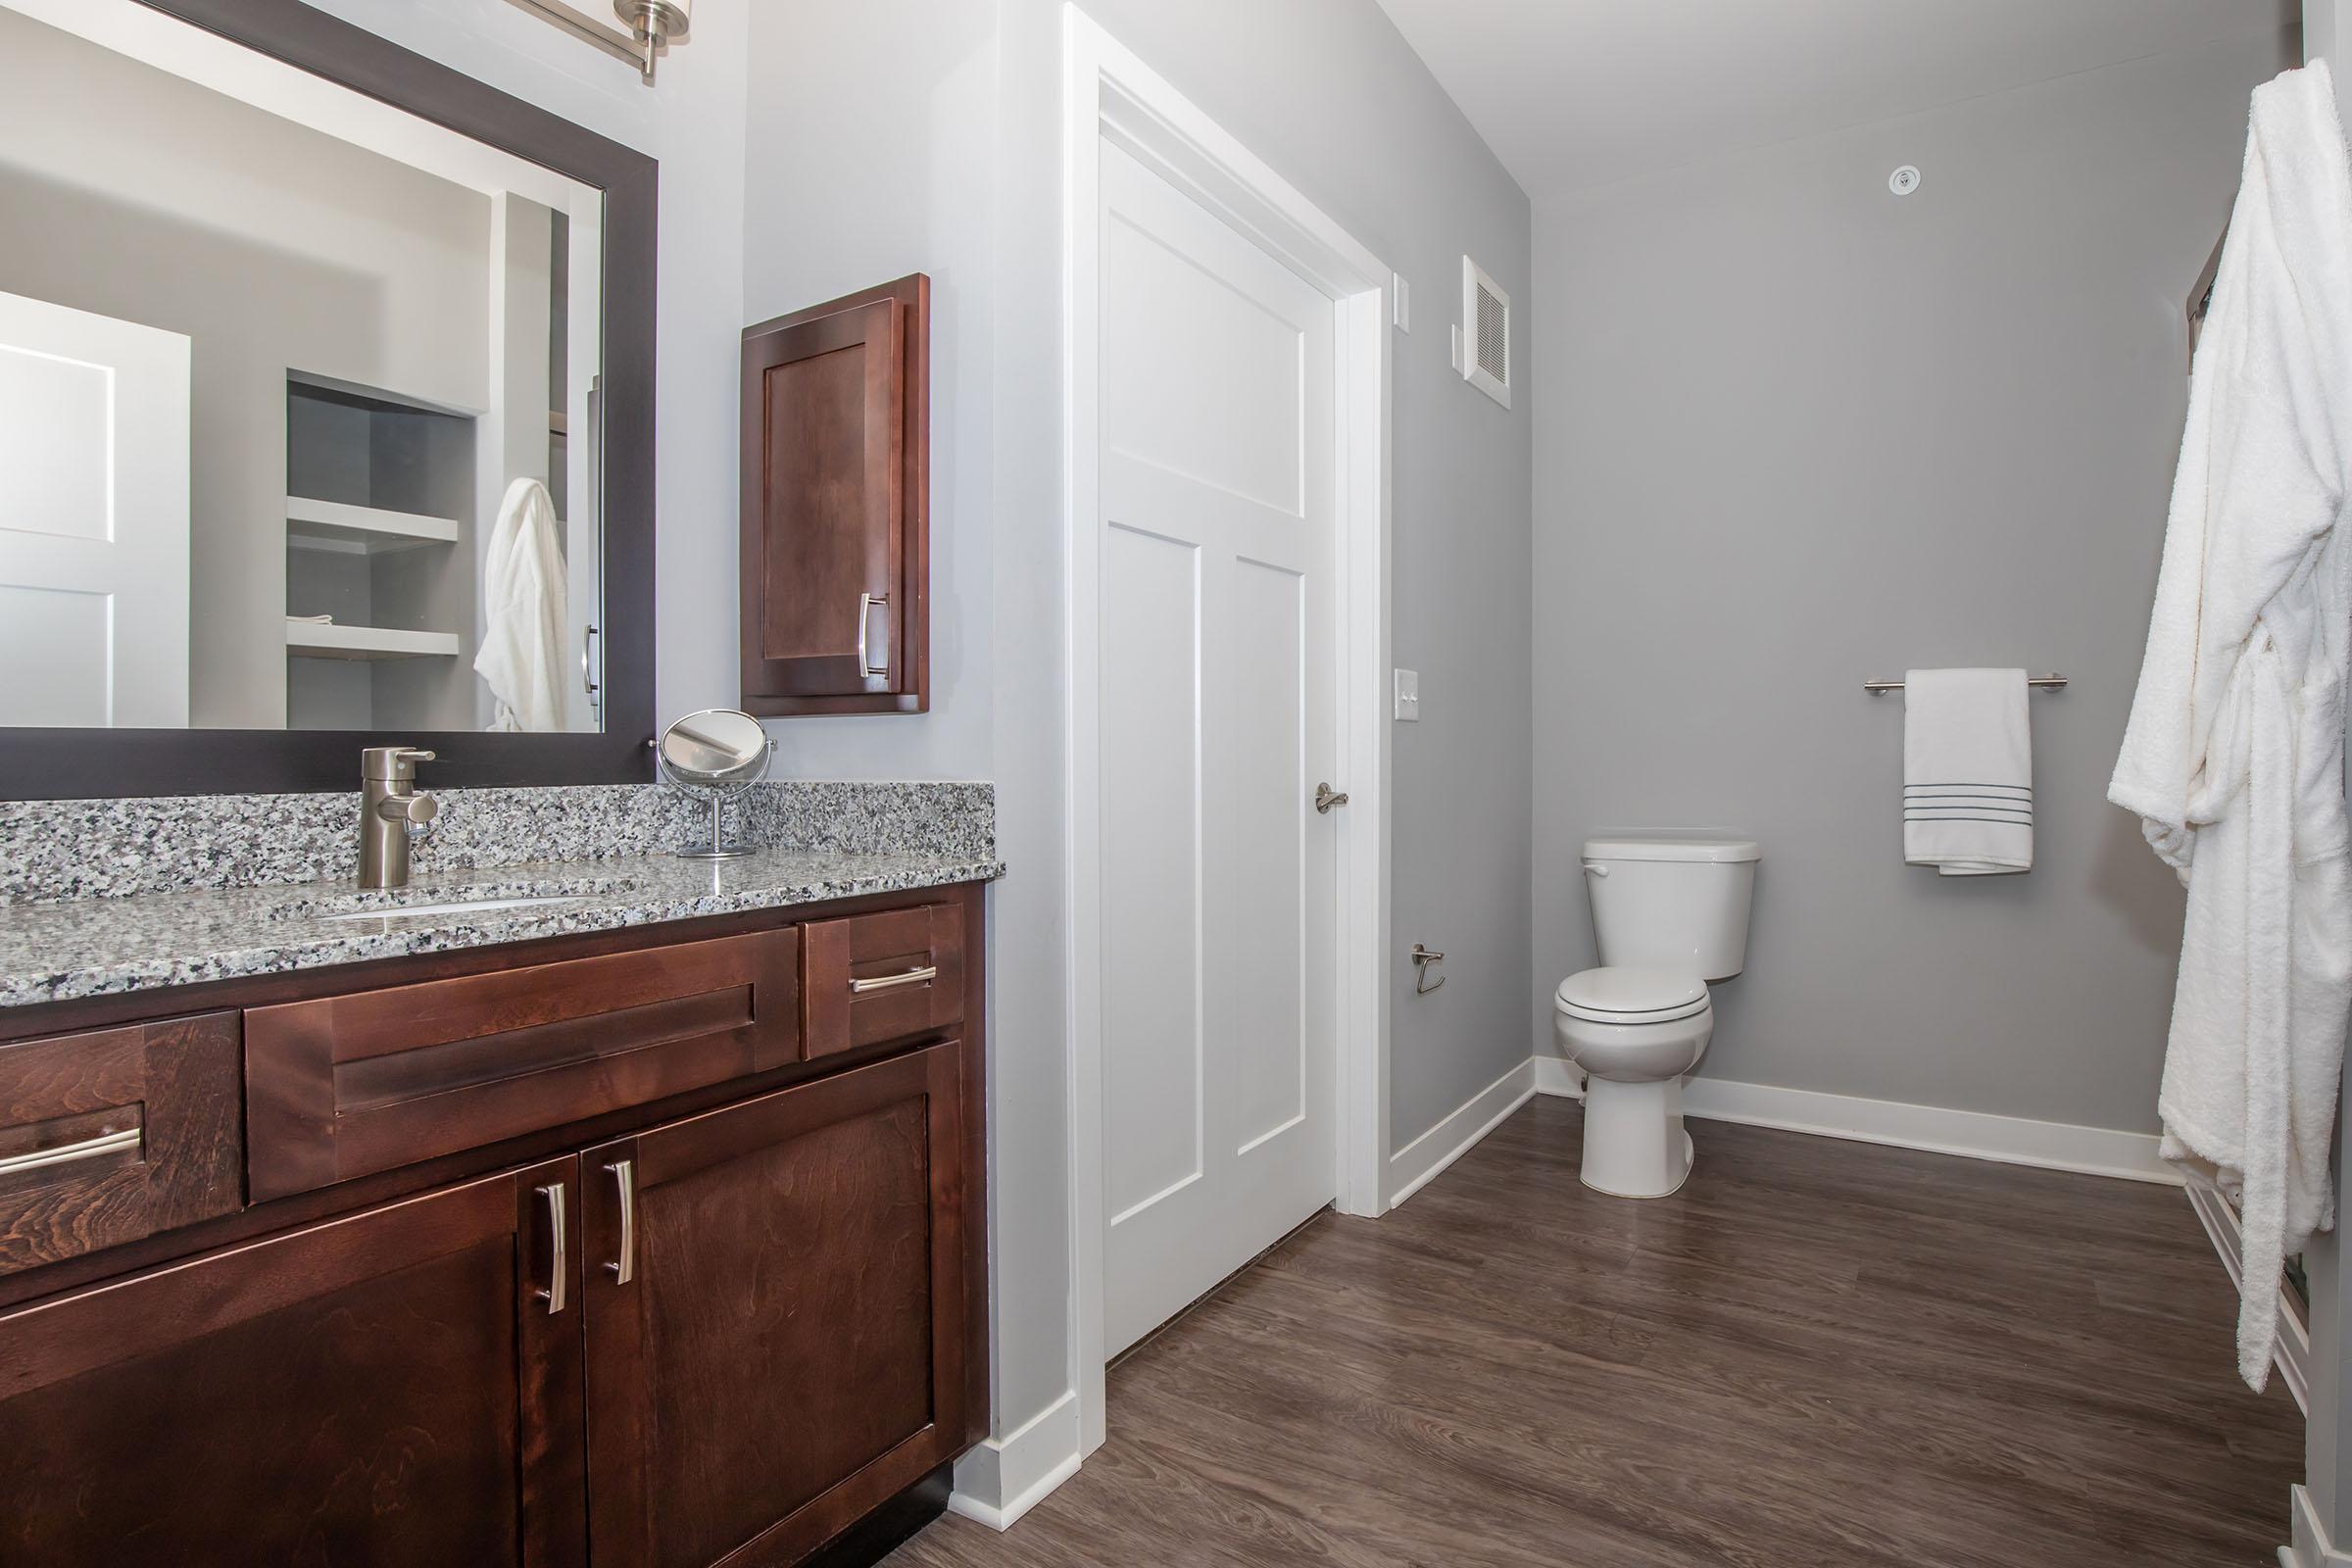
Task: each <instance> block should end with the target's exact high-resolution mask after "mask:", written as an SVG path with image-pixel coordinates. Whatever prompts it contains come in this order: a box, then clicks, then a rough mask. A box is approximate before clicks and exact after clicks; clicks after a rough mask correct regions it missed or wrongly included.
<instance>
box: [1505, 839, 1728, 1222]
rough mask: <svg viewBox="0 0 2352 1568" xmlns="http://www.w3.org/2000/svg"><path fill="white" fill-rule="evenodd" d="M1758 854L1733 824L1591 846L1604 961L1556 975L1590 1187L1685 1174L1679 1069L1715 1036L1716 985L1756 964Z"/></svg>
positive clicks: (1649, 1191) (1590, 883) (1615, 1187)
mask: <svg viewBox="0 0 2352 1568" xmlns="http://www.w3.org/2000/svg"><path fill="white" fill-rule="evenodd" d="M1762 855H1763V852H1762V851H1761V850H1759V849H1758V848H1757V847H1756V844H1755V841H1753V840H1752V839H1743V838H1740V837H1738V836H1736V835H1733V834H1728V833H1706V832H1697V833H1694V832H1685V831H1681V830H1677V829H1659V830H1654V831H1640V832H1627V833H1612V834H1609V835H1608V836H1606V837H1603V838H1595V839H1589V840H1587V841H1586V843H1585V887H1586V890H1587V891H1588V893H1589V894H1590V895H1591V897H1592V900H1593V932H1594V934H1595V935H1596V936H1597V937H1598V938H1599V945H1600V963H1601V966H1600V967H1599V968H1597V969H1587V970H1585V971H1583V972H1582V973H1581V974H1572V975H1570V976H1569V977H1568V978H1567V979H1565V980H1563V981H1561V982H1560V989H1559V993H1558V995H1557V996H1556V997H1555V998H1554V999H1553V1005H1552V1028H1553V1032H1554V1033H1555V1034H1556V1035H1557V1036H1558V1038H1559V1042H1560V1051H1561V1053H1562V1054H1564V1055H1566V1056H1567V1058H1568V1059H1569V1060H1570V1061H1573V1062H1575V1063H1576V1064H1577V1065H1578V1066H1579V1067H1582V1068H1583V1069H1584V1070H1585V1073H1586V1084H1585V1163H1584V1171H1583V1177H1584V1183H1585V1185H1586V1186H1587V1187H1590V1188H1593V1190H1594V1191H1596V1192H1603V1193H1609V1194H1612V1195H1614V1196H1616V1197H1619V1198H1664V1197H1665V1196H1666V1195H1667V1194H1668V1193H1671V1192H1673V1191H1675V1190H1676V1189H1677V1188H1679V1187H1681V1186H1682V1185H1683V1180H1684V1178H1685V1177H1687V1176H1689V1175H1690V1174H1691V1138H1690V1135H1689V1134H1688V1133H1686V1132H1684V1131H1683V1107H1682V1091H1683V1086H1682V1078H1683V1075H1684V1074H1685V1073H1687V1072H1689V1071H1690V1070H1691V1068H1693V1067H1695V1066H1697V1065H1698V1058H1699V1057H1700V1056H1702V1055H1704V1054H1706V1049H1707V1041H1708V1039H1709V1038H1710V1037H1711V1036H1712V1035H1713V1034H1714V1032H1715V1010H1714V1008H1713V1006H1712V1005H1709V1003H1708V1000H1707V982H1708V981H1710V980H1728V979H1730V978H1731V977H1732V976H1733V975H1736V974H1738V973H1739V972H1740V966H1741V965H1742V964H1744V963H1745V962H1746V961H1747V907H1748V901H1749V896H1750V895H1751V894H1752V893H1753V892H1754V889H1755V884H1756V861H1757V860H1758V859H1760V858H1762Z"/></svg>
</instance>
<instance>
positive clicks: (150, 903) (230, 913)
mask: <svg viewBox="0 0 2352 1568" xmlns="http://www.w3.org/2000/svg"><path fill="white" fill-rule="evenodd" d="M853 787H855V786H853ZM894 787H903V786H894ZM975 787H976V788H981V789H985V788H986V786H975ZM881 825H882V824H881V821H880V819H879V818H875V819H871V820H868V819H866V818H863V817H860V818H858V820H857V821H856V822H854V823H852V824H851V827H849V828H842V829H840V831H842V832H843V833H844V834H845V836H848V837H852V838H855V837H857V836H858V833H863V832H879V831H880V828H881ZM853 829H854V831H853ZM992 832H993V829H992ZM971 850H972V846H969V845H949V844H930V845H924V844H919V843H918V844H915V845H912V846H910V847H907V848H903V849H895V850H889V851H881V850H873V849H866V850H858V849H844V848H835V847H825V848H807V849H770V850H764V851H761V852H760V854H758V855H754V856H752V857H750V858H746V859H742V860H731V861H722V862H718V863H709V862H701V861H693V860H681V859H677V858H673V857H670V856H666V855H657V856H643V855H639V856H634V857H605V858H596V859H593V860H578V859H574V860H570V861H560V860H559V861H549V862H545V863H540V864H531V865H514V866H505V867H488V868H475V869H459V870H453V871H445V872H441V873H438V874H436V873H430V872H426V871H423V870H421V869H420V870H419V871H418V873H417V877H416V879H415V880H414V882H413V883H412V885H411V886H409V887H407V888H403V889H401V890H399V891H398V892H392V893H361V892H358V891H355V890H354V889H353V888H352V887H351V886H350V884H349V883H348V882H310V883H304V884H296V885H292V886H286V885H280V886H273V887H245V888H225V889H212V890H197V891H185V892H177V893H158V894H148V895H144V896H139V897H125V898H104V899H101V898H80V899H70V900H65V901H62V902H58V903H50V904H27V905H21V906H18V907H13V908H10V909H8V910H6V911H5V912H4V913H0V1006H26V1005H32V1004H36V1003H43V1002H63V1001H68V1000H71V999H73V998H76V997H97V996H111V995H116V994H119V993H122V992H127V991H144V990H149V989H152V988H156V987H162V986H181V985H195V984H198V983H201V982H204V981H208V980H229V979H236V978H239V977H241V976H246V975H260V974H282V973H285V972H287V971H289V970H296V969H313V968H319V967H323V966H325V965H328V964H336V963H356V962H359V961H361V960H363V959H368V958H389V957H397V956H401V955H404V954H411V953H440V952H446V951H449V950H451V949H458V948H478V947H486V946H489V945H491V944H494V943H500V942H520V941H526V940H530V939H533V938H538V937H551V936H559V935H562V934H564V933H565V932H571V931H606V930H612V929H613V928H616V927H620V926H634V925H650V924H653V923H655V922H657V921H662V920H683V919H688V918H691V917H693V916H697V915H708V914H733V913H737V912H740V911H743V910H747V909H774V908H784V907H790V906H792V905H796V904H813V903H817V902H819V901H821V900H825V899H842V898H852V897H856V896H858V895H861V894H869V893H899V892H906V891H908V890H911V889H917V888H928V887H944V886H947V885H949V884H951V883H956V882H974V881H984V880H988V879H990V878H993V877H995V876H997V875H999V874H1000V873H1001V872H1002V871H1003V869H1004V868H1003V867H1002V866H1001V865H999V864H998V863H997V861H996V859H995V858H994V856H995V851H994V848H993V845H992V846H987V847H984V848H983V849H982V851H981V853H971ZM515 898H537V899H555V900H561V902H551V903H541V904H532V905H527V906H523V907H515V908H506V909H460V910H452V911H447V912H443V913H439V914H409V915H403V914H402V913H400V912H399V911H400V909H401V908H402V907H415V906H417V905H428V904H435V903H452V902H459V901H483V900H494V899H515ZM375 911H381V912H375ZM352 912H356V913H357V914H358V917H357V918H352V919H336V918H333V916H335V915H338V914H344V913H352Z"/></svg>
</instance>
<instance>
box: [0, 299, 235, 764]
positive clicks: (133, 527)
mask: <svg viewBox="0 0 2352 1568" xmlns="http://www.w3.org/2000/svg"><path fill="white" fill-rule="evenodd" d="M188 350H189V344H188V339H187V338H186V337H184V336H183V335H181V334H180V333H177V332H165V331H161V330H159V329H157V328H155V327H151V326H141V325H139V324H138V323H137V322H135V321H119V320H116V319H114V318H112V317H107V316H96V315H93V314H91V313H90V312H88V311H75V310H69V309H67V308H66V307H64V306H62V305H51V304H49V303H48V302H46V301H44V300H34V299H25V298H24V297H22V296H20V295H15V294H0V724H6V725H19V724H34V725H106V724H113V725H125V726H135V727H142V728H179V727H184V726H185V725H186V724H187V722H188V364H189V355H188ZM251 521H252V523H253V525H254V526H256V527H261V526H266V525H270V524H271V523H272V522H273V519H271V518H268V517H256V518H253V519H251Z"/></svg>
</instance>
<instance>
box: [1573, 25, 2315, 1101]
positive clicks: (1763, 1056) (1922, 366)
mask: <svg viewBox="0 0 2352 1568" xmlns="http://www.w3.org/2000/svg"><path fill="white" fill-rule="evenodd" d="M2292 42H2293V40H2292V38H2291V36H2289V35H2287V34H2280V35H2278V36H2277V37H2274V38H2267V39H2266V38H2260V37H2257V38H2255V39H2252V40H2240V41H2236V42H2231V43H2226V44H2220V45H2215V46H2213V47H2210V48H2203V49H2198V50H2193V51H2186V52H2180V53H2175V54H2171V55H2165V56H2159V57H2155V58H2151V59H2147V60H2142V61H2137V62H2133V63H2131V64H2129V65H2124V66H2118V67H2115V68H2112V69H2109V70H2105V71H2099V72H2093V73H2086V74H2082V75H2077V76H2072V77H2068V78H2064V79H2061V80H2058V81H2054V82H2050V83H2046V84H2043V85H2039V86H2035V87H2032V88H2028V89H2024V90H2020V91H2016V92H2011V93H2005V94H2001V95H1999V96H1996V97H1992V98H1987V99H1982V100H1977V101H1973V102H1969V103H1963V104H1959V105H1956V106H1953V107H1950V108H1947V109H1941V110H1937V111H1935V112H1933V113H1928V114H1923V115H1918V116H1914V117H1909V118H1905V119H1901V120H1895V121H1888V122H1886V123H1878V124H1871V125H1865V126H1861V127H1857V128H1855V129H1852V130H1847V131H1843V132H1839V133H1838V134H1836V135H1832V136H1826V137H1821V138H1817V139H1812V140H1807V141H1802V142H1798V143H1793V144H1789V145H1786V146H1782V147H1776V148H1770V149H1765V150H1762V151H1758V152H1755V153H1752V154H1749V155H1745V156H1739V157H1734V158H1728V159H1726V160H1724V161H1722V162H1719V163H1716V164H1712V165H1709V166H1707V167H1705V168H1700V169H1692V170H1685V171H1682V172H1678V173H1675V174H1673V175H1671V176H1669V177H1664V178H1659V179H1654V180H1648V181H1643V182H1641V183H1637V184H1630V185H1624V186H1618V187H1614V188H1610V189H1607V190H1604V191H1601V192H1599V193H1597V194H1595V195H1593V196H1592V197H1590V198H1587V199H1584V200H1581V201H1578V202H1576V203H1573V204H1569V205H1565V206H1562V207H1558V208H1547V209H1546V210H1545V211H1544V213H1543V214H1541V215H1540V218H1539V222H1538V233H1537V246H1536V249H1537V256H1538V259H1539V270H1538V291H1539V293H1540V295H1541V297H1542V299H1543V300H1544V302H1545V309H1544V313H1543V314H1542V316H1541V318H1540V319H1539V324H1538V330H1537V335H1536V348H1535V368H1536V386H1537V396H1538V409H1539V417H1540V418H1541V420H1542V427H1543V439H1542V440H1541V441H1540V442H1539V445H1538V449H1537V458H1536V509H1537V510H1536V541H1535V600H1536V605H1537V616H1536V691H1535V709H1534V711H1535V768H1536V799H1537V801H1538V802H1539V803H1540V805H1539V809H1538V810H1537V812H1536V815H1535V895H1534V909H1535V919H1534V941H1535V955H1534V957H1535V979H1536V982H1537V983H1536V985H1535V987H1534V988H1533V995H1532V996H1531V997H1530V1002H1531V1013H1532V1017H1531V1019H1530V1023H1529V1026H1530V1027H1531V1028H1532V1030H1533V1032H1534V1033H1535V1035H1536V1038H1537V1039H1538V1041H1539V1042H1540V1043H1541V1049H1545V1050H1548V1049H1550V1048H1549V1046H1548V1039H1549V1032H1550V1016H1549V998H1550V990H1551V987H1552V986H1553V985H1554V984H1556V983H1557V981H1558V979H1559V978H1560V977H1561V976H1562V975H1564V974H1566V973H1568V972H1569V971H1571V970H1573V969H1576V968H1579V967H1582V966H1584V965H1586V964H1589V963H1591V962H1593V961H1594V959H1593V940H1592V933H1591V924H1590V918H1589V914H1588V910H1587V907H1586V903H1585V893H1584V889H1583V886H1582V884H1581V878H1580V874H1579V870H1578V858H1577V857H1578V847H1579V844H1580V841H1581V840H1582V839H1583V838H1584V837H1585V836H1586V835H1587V834H1589V833H1590V832H1592V831H1593V829H1595V828H1599V827H1603V826H1612V825H1626V824H1630V823H1642V822H1662V823H1680V824H1691V825H1698V824H1729V825H1732V826H1736V827H1739V828H1741V829H1744V830H1746V831H1748V832H1750V833H1752V834H1754V835H1755V836H1756V837H1757V838H1759V839H1760V840H1762V842H1763V845H1764V863H1763V866H1762V868H1761V872H1760V875H1759V877H1758V882H1757V891H1756V905H1755V914H1754V925H1753V936H1752V941H1751V944H1750V948H1749V955H1748V967H1747V972H1746V973H1745V974H1744V975H1742V976H1741V977H1740V978H1739V979H1737V980H1733V981H1730V982H1727V983H1725V984H1723V985H1721V986H1719V987H1718V988H1717V1006H1718V1011H1719V1021H1718V1023H1717V1027H1716V1031H1715V1042H1714V1045H1713V1047H1712V1049H1711V1050H1710V1052H1709V1054H1708V1056H1707V1059H1706V1061H1705V1062H1704V1064H1703V1065H1702V1067H1701V1069H1700V1070H1701V1071H1702V1073H1704V1074H1706V1075H1709V1076H1714V1077H1720V1078H1726V1079H1732V1080H1740V1081H1746V1082H1753V1083H1762V1084H1771V1085H1778V1086H1786V1087H1791V1088H1798V1089H1806V1090H1816V1091H1825V1092H1830V1093H1836V1094H1844V1095H1856V1096H1863V1097H1867V1098H1872V1099H1882V1100H1892V1101H1904V1102H1911V1103H1924V1104H1930V1105H1938V1106H1948V1107H1955V1108H1961V1109H1967V1110H1976V1111H1989V1112H1997V1113H2002V1114H2009V1115H2018V1116H2031V1117H2037V1118H2042V1119H2047V1120H2054V1121H2065V1122H2076V1123H2082V1124H2087V1125H2092V1126H2100V1127H2115V1128H2125V1129H2134V1130H2147V1131H2152V1130H2153V1129H2154V1127H2155V1097H2156V1083H2157V1077H2158V1074H2159V1071H2160V1068H2161V1062H2162V1056H2163V1049H2164V1038H2165V1030H2166V1023H2167V1020H2168V1018H2169V1016H2170V1009H2171V1001H2172V984H2173V969H2174V961H2175V958H2176V956H2177V955H2178V950H2179V941H2180V908H2181V894H2180V889H2179V887H2178V885H2177V884H2176V883H2175V881H2174V879H2173V877H2172V875H2171V873H2170V872H2168V871H2166V870H2165V869H2164V868H2163V867H2162V866H2160V865H2159V864H2158V863H2157V861H2156V859H2155V858H2154V857H2153V856H2151V855H2150V854H2149V853H2148V852H2147V850H2146V849H2145V848H2144V847H2143V846H2142V844H2141V843H2140V840H2139V835H2138V832H2137V829H2136V826H2135V824H2134V823H2133V821H2132V819H2131V818H2130V817H2129V816H2127V815H2125V814H2124V813H2123V812H2122V811H2120V810H2117V809H2114V808H2112V807H2110V806H2108V805H2107V804H2106V803H2105V801H2104V794H2105V789H2106V782H2107V777H2108V773H2109V771H2110V769H2111V768H2112V766H2113V763H2114V759H2115V754H2116V748H2117V746H2118V745H2119V743H2120V741H2121V739H2122V735H2123V726H2124V718H2125V715H2126V712H2127V711H2128V708H2129V705H2130V701H2131V688H2132V684H2133V681H2134V679H2135V678H2136V675H2137V671H2138V665H2139V657H2140V652H2141V648H2142V644H2143V642H2144V640H2145V636H2146V628H2147V615H2148V606H2149V601H2150V598H2151V595H2152V593H2153V590H2154V584H2155V578H2156V564H2157V554H2158V550H2159V546H2160V543H2161V539H2162V533H2163V526H2164V517H2165V510H2166V502H2167V498H2168V496H2169V493H2170V489H2171V480H2172V472H2173V465H2174V458H2175V456H2176V449H2177V447H2178V444H2179V441H2180V426H2181V419H2182V416H2183V411H2184V409H2185V406H2186V384H2185V374H2184V373H2185V366H2186V353H2185V337H2184V334H2185V328H2184V323H2183V314H2182V307H2183V303H2184V297H2185V295H2186V293H2187V290H2188V287H2189V285H2190V282H2191V281H2192V280H2193V279H2194V278H2195V277H2196V275H2197V272H2198V270H2199V269H2200V268H2201V267H2202V265H2203V264H2204V262H2205V259H2206V257H2207V255H2208V254H2209V253H2210V251H2211V249H2212V247H2213V243H2214V240H2215V238H2216V237H2217V236H2218V235H2219V233H2220V231H2221V228H2222V225H2223V222H2224V221H2225V220H2226V218H2227V217H2228V213H2229V203H2230V199H2231V197H2232V195H2233V194H2234V192H2235V190H2236V185H2237V170H2238V161H2239V154H2240V152H2241V150H2242V147H2243V142H2244V136H2243V126H2244V121H2245V114H2246V95H2247V93H2248V92H2249V91H2250V90H2251V89H2252V87H2253V86H2254V85H2255V84H2256V83H2257V82H2259V81H2261V80H2263V79H2265V78H2266V77H2268V76H2270V75H2272V74H2274V73H2276V72H2278V70H2280V69H2282V67H2284V66H2285V65H2287V64H2291V63H2292V57H2291V53H2290V50H2291V47H2292ZM1904 163H1913V164H1917V165H1918V166H1919V168H1920V169H1921V170H1922V172H1923V173H1924V180H1923V183H1922V185H1921V188H1920V189H1919V191H1918V192H1917V193H1916V194H1914V195H1912V196H1910V197H1908V198H1902V199H1897V198H1895V197H1893V196H1891V195H1889V194H1888V192H1887V173H1888V172H1889V171H1890V170H1891V169H1893V168H1894V167H1895V166H1896V165H1898V164H1904ZM1939 664H2027V665H2031V666H2033V667H2034V669H2035V670H2037V671H2038V670H2043V669H2056V670H2061V671H2064V672H2065V673H2067V674H2068V675H2070V676H2072V677H2073V679H2074V685H2073V686H2072V687H2071V688H2070V689H2068V690H2067V691H2065V692H2063V693H2061V694H2057V695H2039V696H2035V697H2034V699H2033V707H2034V768H2035V786H2036V794H2037V797H2038V801H2039V812H2038V832H2037V840H2036V845H2035V865H2034V870H2033V872H2032V873H2031V874H2029V875H2026V876H2022V877H1995V878H1983V879H1968V880H1947V879H1939V878H1937V877H1936V876H1935V875H1934V874H1933V873H1932V872H1925V871H1921V870H1918V869H1915V868H1911V867H1907V866H1905V865H1904V864H1903V863H1902V860H1901V854H1900V837H1899V827H1898V822H1897V807H1896V802H1897V791H1898V788H1899V784H1900V776H1901V745H1902V724H1903V712H1902V706H1901V700H1900V699H1899V698H1893V697H1881V698H1872V697H1869V696H1866V695H1865V694H1864V693H1863V692H1862V690H1861V682H1862V681H1863V680H1864V679H1865V678H1866V677H1871V676H1887V677H1894V678H1899V677H1900V675H1901V673H1902V671H1903V670H1904V668H1905V667H1906V666H1911V665H1939Z"/></svg>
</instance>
